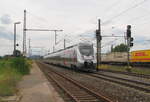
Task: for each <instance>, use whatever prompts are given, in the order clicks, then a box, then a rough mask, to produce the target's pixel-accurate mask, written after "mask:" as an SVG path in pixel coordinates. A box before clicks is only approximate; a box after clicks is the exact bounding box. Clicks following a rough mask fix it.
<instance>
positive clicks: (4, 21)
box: [0, 14, 12, 24]
mask: <svg viewBox="0 0 150 102" xmlns="http://www.w3.org/2000/svg"><path fill="white" fill-rule="evenodd" d="M0 22H1V23H2V24H11V23H12V20H11V17H10V15H7V14H4V15H3V16H1V17H0Z"/></svg>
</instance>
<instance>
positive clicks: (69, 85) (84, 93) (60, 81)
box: [38, 62, 112, 102]
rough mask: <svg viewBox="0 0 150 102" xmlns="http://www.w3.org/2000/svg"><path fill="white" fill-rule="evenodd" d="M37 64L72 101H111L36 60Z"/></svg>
mask: <svg viewBox="0 0 150 102" xmlns="http://www.w3.org/2000/svg"><path fill="white" fill-rule="evenodd" d="M38 64H39V65H40V68H41V70H42V71H43V72H44V74H45V75H46V77H47V78H48V80H50V79H51V80H53V81H54V82H55V83H56V85H57V86H58V87H60V89H62V90H63V91H64V92H65V93H67V95H68V96H69V97H70V98H71V99H72V100H73V101H74V102H112V101H111V100H110V99H108V98H106V97H104V96H103V95H100V94H99V93H97V92H95V91H92V90H91V89H89V88H87V87H86V86H83V85H82V84H80V83H79V82H77V81H75V80H73V79H72V78H69V77H67V76H65V75H64V74H62V73H59V72H57V71H54V70H52V69H50V68H48V67H46V65H45V64H44V63H41V62H38Z"/></svg>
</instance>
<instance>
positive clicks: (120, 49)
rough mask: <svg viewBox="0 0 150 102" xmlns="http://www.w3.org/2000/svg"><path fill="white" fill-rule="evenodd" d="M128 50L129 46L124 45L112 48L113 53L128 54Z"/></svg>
mask: <svg viewBox="0 0 150 102" xmlns="http://www.w3.org/2000/svg"><path fill="white" fill-rule="evenodd" d="M127 48H128V47H127V45H125V44H123V43H122V44H120V45H117V46H115V47H114V48H112V50H111V52H127Z"/></svg>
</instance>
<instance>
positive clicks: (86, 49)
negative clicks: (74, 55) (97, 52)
mask: <svg viewBox="0 0 150 102" xmlns="http://www.w3.org/2000/svg"><path fill="white" fill-rule="evenodd" d="M79 50H80V53H81V54H82V55H85V56H91V55H93V53H94V50H93V46H79Z"/></svg>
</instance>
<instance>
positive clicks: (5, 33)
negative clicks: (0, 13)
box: [0, 27, 13, 40]
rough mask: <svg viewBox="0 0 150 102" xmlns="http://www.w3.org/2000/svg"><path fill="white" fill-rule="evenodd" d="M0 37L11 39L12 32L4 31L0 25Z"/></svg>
mask: <svg viewBox="0 0 150 102" xmlns="http://www.w3.org/2000/svg"><path fill="white" fill-rule="evenodd" d="M0 38H2V39H6V40H13V34H12V33H11V32H9V31H6V30H5V29H4V28H3V27H0Z"/></svg>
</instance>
